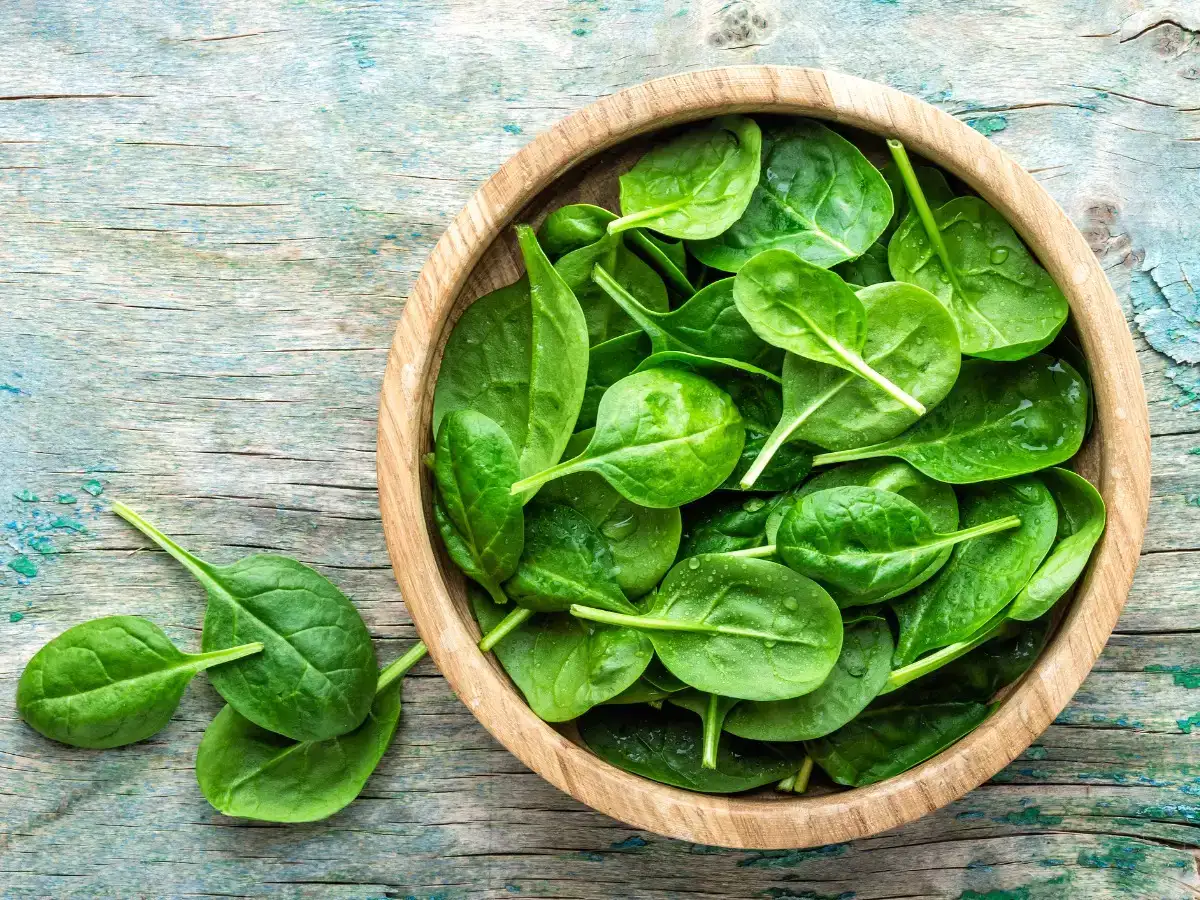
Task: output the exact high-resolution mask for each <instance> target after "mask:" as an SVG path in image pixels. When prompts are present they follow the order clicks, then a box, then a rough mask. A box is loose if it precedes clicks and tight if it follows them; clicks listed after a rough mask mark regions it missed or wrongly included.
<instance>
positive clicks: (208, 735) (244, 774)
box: [196, 600, 491, 822]
mask: <svg viewBox="0 0 1200 900" xmlns="http://www.w3.org/2000/svg"><path fill="white" fill-rule="evenodd" d="M484 602H485V603H489V604H490V602H491V601H488V600H485V601H484ZM426 652H427V651H426V649H425V645H424V644H418V645H417V646H416V647H414V648H413V649H412V650H410V651H409V652H408V653H406V654H404V656H402V657H401V658H400V659H398V660H396V661H395V662H393V663H391V664H390V665H388V666H387V667H386V668H385V669H384V670H383V672H381V673H380V676H379V682H378V687H377V692H376V694H375V700H374V703H373V704H372V705H371V710H370V712H369V713H368V714H367V718H366V719H365V720H364V721H363V723H362V724H361V725H359V726H358V727H357V728H355V729H354V730H353V731H351V732H350V733H348V734H343V735H339V736H338V737H334V738H329V739H327V740H323V741H294V740H290V739H289V738H286V737H283V736H282V735H279V734H274V733H273V732H270V731H267V730H266V729H264V728H259V727H258V726H257V725H255V724H254V723H253V722H251V721H250V720H249V719H246V718H244V717H242V716H240V715H239V714H238V713H237V711H236V710H234V708H233V707H232V706H226V707H225V708H224V709H223V710H221V712H220V713H218V714H217V717H216V718H215V719H214V720H213V721H212V724H211V725H209V726H208V728H207V729H206V730H205V732H204V738H203V739H202V740H201V741H200V749H199V750H198V751H197V752H196V780H197V781H199V783H200V790H201V791H202V792H203V793H204V797H205V799H206V800H208V802H209V803H211V804H212V805H213V807H214V808H215V809H216V810H217V811H218V812H222V813H224V814H225V815H227V816H238V817H240V818H243V819H258V820H259V821H264V822H315V821H317V820H318V819H325V818H328V817H329V816H332V815H333V814H334V813H336V812H337V811H338V810H340V809H342V808H343V807H345V806H347V805H349V804H350V803H351V802H352V801H353V800H354V799H355V798H356V797H357V796H358V795H359V794H360V793H361V792H362V789H363V786H364V785H365V784H366V783H367V779H368V778H370V777H371V773H372V772H374V771H375V767H376V766H378V765H379V761H380V760H381V759H383V754H384V753H386V752H387V748H388V745H390V744H391V742H392V737H393V736H394V735H395V733H396V727H397V725H398V724H399V723H400V679H401V678H403V676H404V673H405V672H407V671H408V670H409V669H410V668H411V667H412V666H413V665H415V664H416V663H417V661H418V660H420V659H421V658H422V657H423V656H425V654H426Z"/></svg>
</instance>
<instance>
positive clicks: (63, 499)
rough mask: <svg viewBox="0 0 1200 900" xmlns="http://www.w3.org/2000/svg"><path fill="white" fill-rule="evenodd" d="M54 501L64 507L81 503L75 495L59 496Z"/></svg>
mask: <svg viewBox="0 0 1200 900" xmlns="http://www.w3.org/2000/svg"><path fill="white" fill-rule="evenodd" d="M54 500H55V502H56V503H61V504H63V505H64V506H73V505H74V504H76V503H78V502H79V498H78V497H76V496H75V495H74V494H59V495H58V496H57V497H55V498H54Z"/></svg>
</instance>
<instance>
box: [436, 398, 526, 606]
mask: <svg viewBox="0 0 1200 900" xmlns="http://www.w3.org/2000/svg"><path fill="white" fill-rule="evenodd" d="M433 471H434V476H435V478H436V479H437V484H438V491H439V494H440V496H439V501H438V504H437V509H436V510H435V516H436V518H437V523H438V529H439V531H441V532H442V536H443V538H444V539H446V546H447V549H448V550H449V551H450V556H451V558H452V559H453V560H454V562H455V563H456V564H457V565H458V566H459V568H461V569H462V570H463V571H464V572H466V574H467V575H469V576H470V577H471V578H473V579H475V580H476V581H478V582H479V583H480V584H481V585H483V587H485V588H486V589H487V591H488V593H489V594H491V595H492V598H493V599H494V600H495V601H496V602H497V603H504V602H506V599H505V597H504V594H503V593H502V592H501V590H500V582H502V581H504V580H505V579H506V578H508V577H509V576H510V575H512V574H513V572H514V571H516V568H517V560H518V559H520V556H521V549H522V547H523V546H524V541H525V524H524V516H523V515H522V511H521V501H520V499H519V498H517V497H514V496H513V495H512V493H511V489H512V485H513V482H515V481H516V480H517V479H518V478H520V477H521V476H520V470H519V468H518V462H517V453H516V451H515V450H514V449H513V445H512V441H510V440H509V439H508V435H506V434H505V433H504V429H502V428H501V427H500V426H499V425H497V424H496V423H495V422H493V421H492V420H491V419H489V418H488V417H487V416H485V415H483V413H477V412H474V411H472V410H468V409H457V410H454V411H453V412H451V413H450V414H449V415H447V416H446V417H445V418H443V419H442V426H441V428H439V429H438V437H437V449H436V451H435V453H434V463H433ZM447 528H450V529H452V530H453V531H454V532H455V534H454V535H451V536H449V537H448V536H447V533H446V532H447ZM455 537H457V540H454V538H455Z"/></svg>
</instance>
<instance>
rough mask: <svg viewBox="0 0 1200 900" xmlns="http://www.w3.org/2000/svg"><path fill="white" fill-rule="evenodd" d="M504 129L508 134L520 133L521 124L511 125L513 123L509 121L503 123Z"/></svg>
mask: <svg viewBox="0 0 1200 900" xmlns="http://www.w3.org/2000/svg"><path fill="white" fill-rule="evenodd" d="M504 130H505V131H507V132H508V133H509V134H520V133H521V126H520V125H513V124H512V123H511V122H510V123H509V124H508V125H505V126H504Z"/></svg>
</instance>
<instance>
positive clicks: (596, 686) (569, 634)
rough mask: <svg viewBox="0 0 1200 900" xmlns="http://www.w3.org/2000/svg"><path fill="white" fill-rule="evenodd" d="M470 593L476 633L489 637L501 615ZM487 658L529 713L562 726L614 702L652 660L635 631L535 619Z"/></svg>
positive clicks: (478, 595)
mask: <svg viewBox="0 0 1200 900" xmlns="http://www.w3.org/2000/svg"><path fill="white" fill-rule="evenodd" d="M469 593H470V599H471V607H472V609H473V610H474V611H475V618H476V619H477V620H478V621H479V627H480V628H481V629H482V630H483V631H484V632H485V633H486V632H489V631H491V630H492V629H493V628H495V627H496V626H497V625H498V624H499V623H500V621H501V619H502V618H503V615H504V613H503V610H500V609H498V608H497V607H496V605H495V604H494V603H491V602H490V601H488V599H487V598H486V597H485V596H484V595H483V594H481V593H480V592H479V591H470V592H469ZM492 652H494V653H495V654H496V658H497V659H498V660H500V664H501V665H502V666H504V671H506V672H507V673H508V674H509V677H510V678H512V680H513V683H514V684H516V686H517V687H518V688H520V690H521V693H522V694H524V695H525V699H526V701H527V702H528V703H529V708H530V709H532V710H533V711H534V712H535V713H537V715H538V716H539V717H540V718H542V719H544V720H545V721H547V722H566V721H568V720H570V719H574V718H576V717H577V716H580V715H583V713H585V712H587V711H588V710H589V709H591V708H592V707H593V706H595V705H597V704H598V703H604V702H605V701H607V700H611V699H613V698H614V697H616V696H618V695H619V694H621V692H623V691H625V690H626V689H627V688H629V687H631V686H632V685H633V684H634V683H635V682H637V681H638V678H639V676H640V675H641V674H642V672H643V671H644V670H645V669H646V666H647V665H648V664H649V662H650V660H651V658H652V657H653V656H654V649H653V647H651V645H650V641H649V640H647V639H646V637H645V635H642V634H640V633H639V632H637V631H634V630H632V629H629V628H614V627H612V626H609V625H597V624H596V623H594V622H586V621H583V620H581V619H576V618H575V617H573V616H566V615H561V614H550V615H538V616H534V617H533V618H532V619H530V620H529V621H528V622H525V623H524V624H523V625H521V626H520V627H519V628H516V629H514V630H513V631H512V632H511V633H510V634H509V635H508V636H507V637H506V638H505V639H504V640H503V641H501V642H500V643H498V644H497V645H496V647H495V649H494V650H493V651H492Z"/></svg>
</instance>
